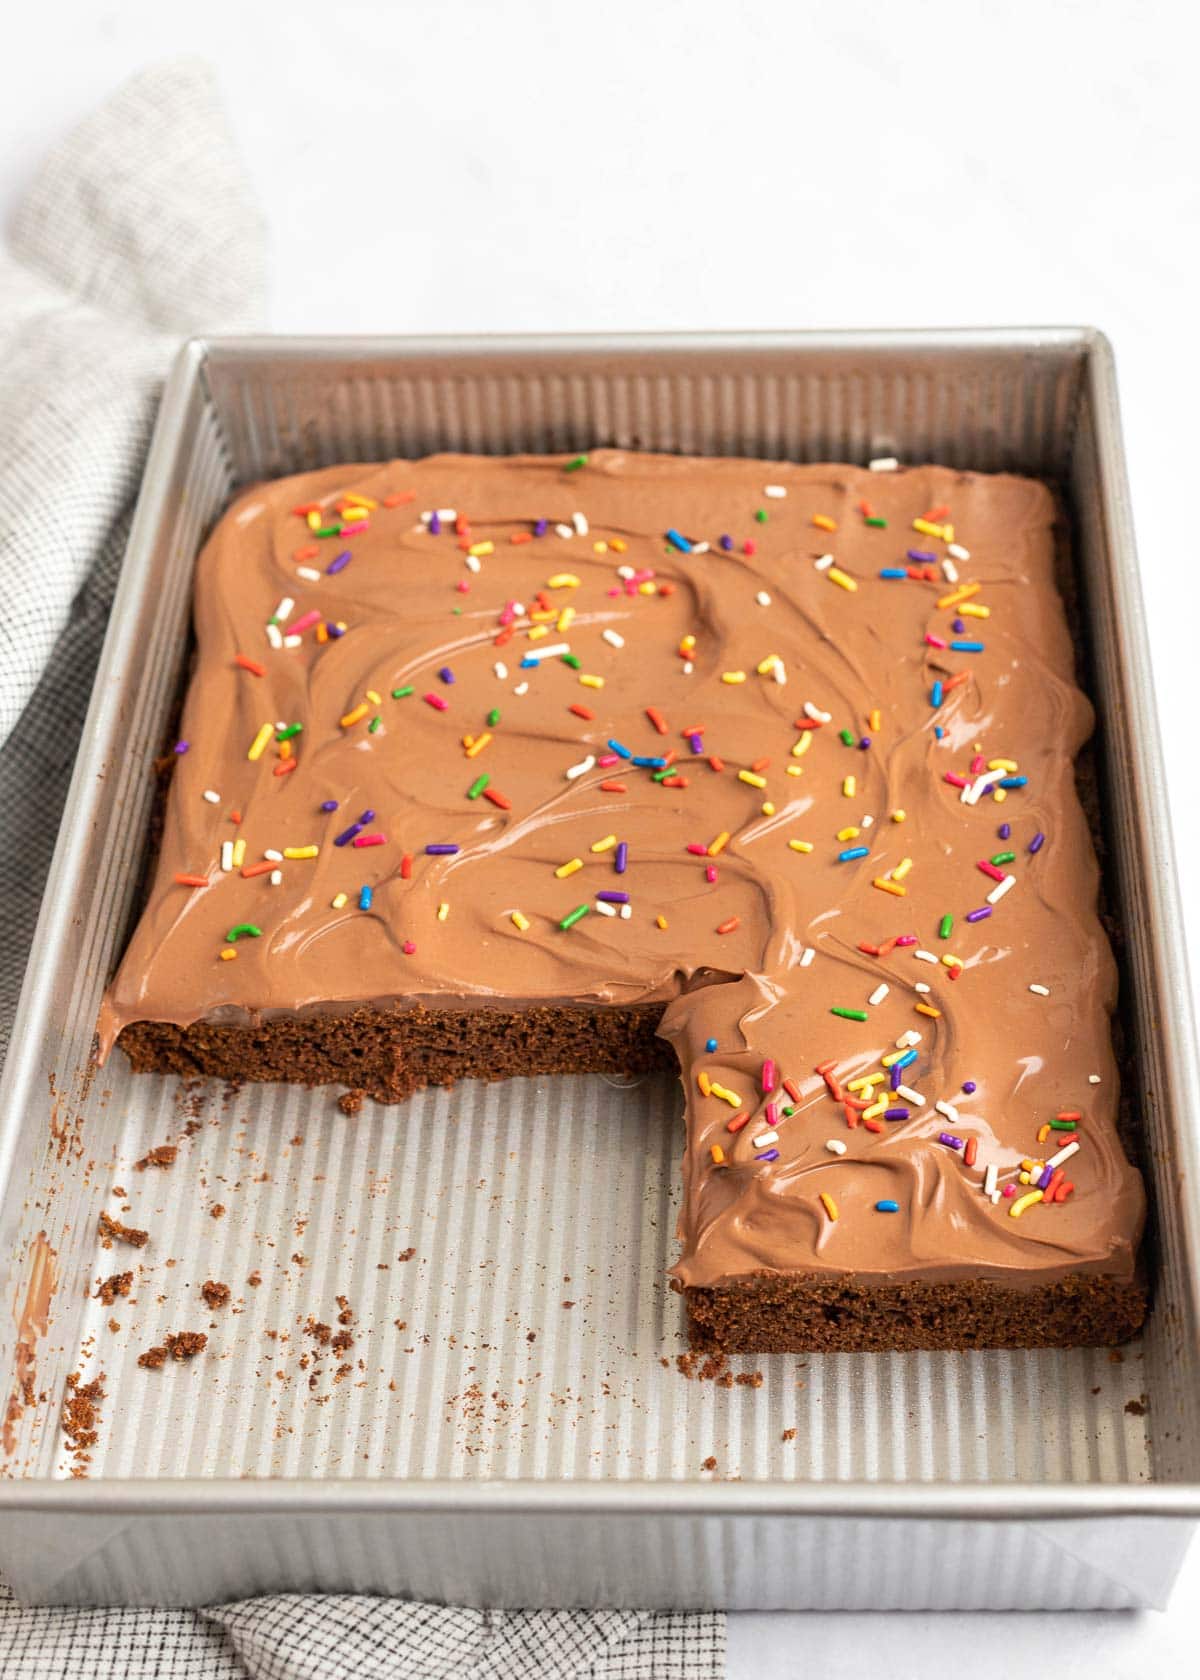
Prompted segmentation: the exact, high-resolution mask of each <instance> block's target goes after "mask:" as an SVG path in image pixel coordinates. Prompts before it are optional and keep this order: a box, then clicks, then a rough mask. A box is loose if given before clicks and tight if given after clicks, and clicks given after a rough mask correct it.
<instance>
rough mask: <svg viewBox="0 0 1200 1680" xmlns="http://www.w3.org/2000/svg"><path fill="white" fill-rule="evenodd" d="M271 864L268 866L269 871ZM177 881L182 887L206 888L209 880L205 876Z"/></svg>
mask: <svg viewBox="0 0 1200 1680" xmlns="http://www.w3.org/2000/svg"><path fill="white" fill-rule="evenodd" d="M270 867H271V866H270V864H268V865H267V868H268V869H269V868H270ZM175 879H176V881H177V882H178V884H179V885H180V886H181V887H206V886H207V885H208V878H207V876H205V875H176V877H175Z"/></svg>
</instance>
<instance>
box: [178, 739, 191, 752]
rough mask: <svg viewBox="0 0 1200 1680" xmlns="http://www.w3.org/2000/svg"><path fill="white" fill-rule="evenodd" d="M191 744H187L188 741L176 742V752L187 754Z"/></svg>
mask: <svg viewBox="0 0 1200 1680" xmlns="http://www.w3.org/2000/svg"><path fill="white" fill-rule="evenodd" d="M189 744H190V743H189V742H187V741H176V743H175V751H176V752H177V753H185V752H186V751H187V750H188V746H189Z"/></svg>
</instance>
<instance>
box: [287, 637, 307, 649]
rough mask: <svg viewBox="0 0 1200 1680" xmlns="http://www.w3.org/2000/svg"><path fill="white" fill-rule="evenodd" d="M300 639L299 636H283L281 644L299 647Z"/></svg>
mask: <svg viewBox="0 0 1200 1680" xmlns="http://www.w3.org/2000/svg"><path fill="white" fill-rule="evenodd" d="M301 640H302V638H301V637H300V636H285V637H284V638H283V645H284V647H299V646H300V643H301Z"/></svg>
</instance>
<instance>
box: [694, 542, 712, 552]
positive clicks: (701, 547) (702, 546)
mask: <svg viewBox="0 0 1200 1680" xmlns="http://www.w3.org/2000/svg"><path fill="white" fill-rule="evenodd" d="M711 547H712V544H711V543H693V544H692V553H693V554H707V553H708V551H709V549H710V548H711Z"/></svg>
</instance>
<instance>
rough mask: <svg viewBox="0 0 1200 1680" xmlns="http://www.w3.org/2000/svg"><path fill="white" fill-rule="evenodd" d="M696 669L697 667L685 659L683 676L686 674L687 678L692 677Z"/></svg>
mask: <svg viewBox="0 0 1200 1680" xmlns="http://www.w3.org/2000/svg"><path fill="white" fill-rule="evenodd" d="M695 669H696V667H695V666H694V665H693V664H692V662H691V660H690V659H685V660H684V662H683V674H684V676H685V677H690V676H691V674H692V672H693V671H694V670H695Z"/></svg>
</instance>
